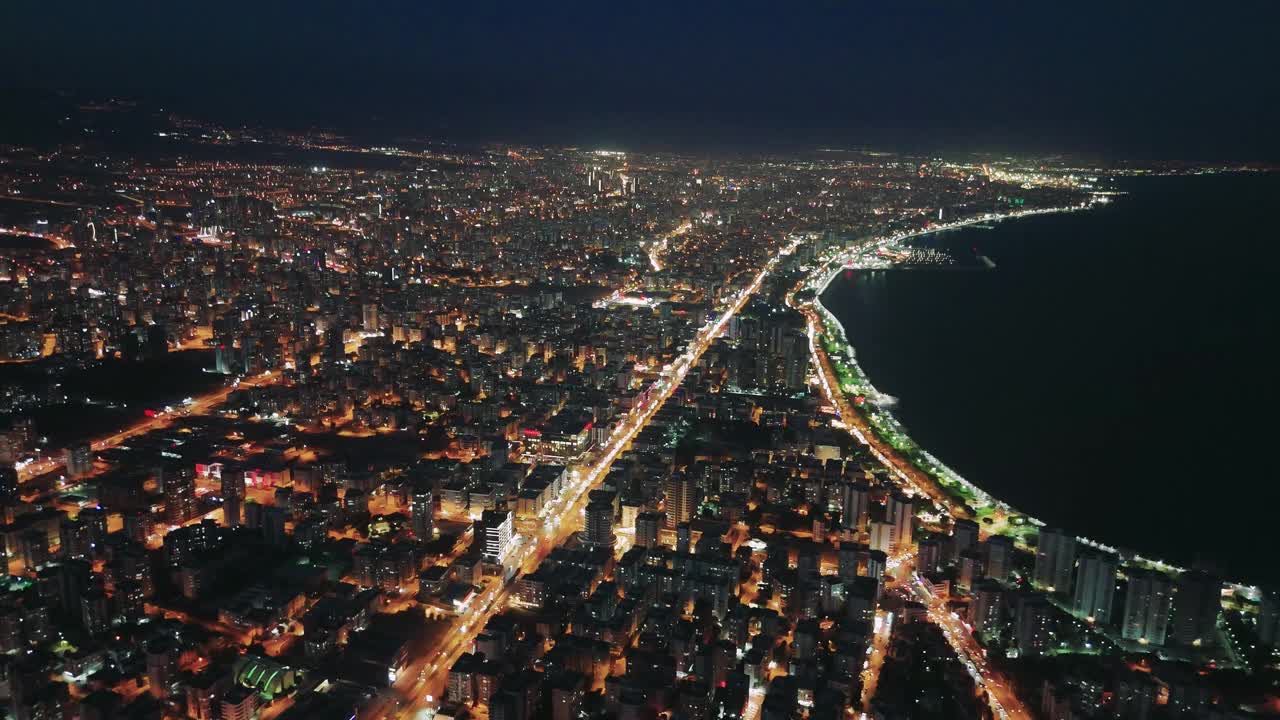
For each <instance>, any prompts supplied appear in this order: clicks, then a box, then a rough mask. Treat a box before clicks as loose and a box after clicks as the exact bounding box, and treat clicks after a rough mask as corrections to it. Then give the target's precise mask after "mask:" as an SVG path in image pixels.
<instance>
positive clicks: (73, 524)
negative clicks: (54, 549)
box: [58, 518, 93, 560]
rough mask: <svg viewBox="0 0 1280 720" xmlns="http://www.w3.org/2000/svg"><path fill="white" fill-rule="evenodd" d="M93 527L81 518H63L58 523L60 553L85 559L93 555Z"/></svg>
mask: <svg viewBox="0 0 1280 720" xmlns="http://www.w3.org/2000/svg"><path fill="white" fill-rule="evenodd" d="M91 532H92V531H91V528H90V527H89V525H88V524H87V523H85V522H82V521H80V520H79V519H76V520H71V519H68V518H63V519H62V522H61V523H59V524H58V544H59V551H58V552H59V554H60V555H61V556H62V557H64V558H74V559H77V560H83V559H86V558H89V557H91V556H92V555H93V542H92V539H91Z"/></svg>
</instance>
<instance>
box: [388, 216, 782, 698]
mask: <svg viewBox="0 0 1280 720" xmlns="http://www.w3.org/2000/svg"><path fill="white" fill-rule="evenodd" d="M799 244H800V240H798V239H797V240H793V241H792V242H791V243H790V244H789V245H788V246H787V247H785V248H783V249H782V250H781V251H780V252H779V253H778V255H776V256H775V257H774V258H773V259H771V260H770V261H769V262H767V263H766V264H765V266H764V267H763V268H762V269H761V270H760V272H759V273H757V274H756V276H755V278H754V279H753V280H752V282H751V284H749V285H747V286H746V287H745V288H743V289H742V290H740V291H738V292H737V293H736V294H735V295H734V296H733V298H732V299H731V300H730V301H729V305H728V307H727V308H726V309H725V310H724V312H723V313H721V315H720V316H719V317H718V318H717V319H716V320H715V321H714V322H711V323H708V324H707V325H706V326H704V327H703V328H702V329H701V330H699V331H698V334H697V335H696V336H695V337H694V339H693V341H692V343H691V344H690V345H689V347H687V348H686V349H685V351H684V352H683V353H681V354H680V355H679V356H678V357H677V358H676V359H675V361H674V362H672V363H671V364H670V365H669V366H667V367H665V368H664V369H663V370H662V372H661V373H660V375H659V377H658V379H657V380H655V381H654V384H653V386H652V392H653V396H652V397H650V398H649V400H648V401H647V402H645V403H643V404H642V405H639V406H637V407H635V408H633V409H632V410H631V412H629V413H628V414H627V415H626V416H624V419H623V420H622V422H621V423H619V425H618V427H617V428H616V429H614V431H613V433H612V434H611V435H610V436H609V439H608V441H607V442H606V443H605V445H604V446H603V448H601V449H599V450H598V451H596V452H595V453H594V454H593V455H592V456H591V457H590V458H588V462H587V463H586V466H585V468H580V467H575V468H573V469H572V470H571V471H570V476H569V480H568V484H567V486H566V487H565V488H564V489H563V490H562V491H561V495H560V496H559V497H558V498H556V500H554V501H553V502H552V503H551V504H550V506H549V508H548V509H547V510H546V517H545V519H544V520H543V523H542V531H543V532H541V533H539V535H538V537H536V538H530V537H529V536H528V535H526V534H524V533H520V534H517V535H516V536H515V537H514V538H512V546H511V550H510V553H509V555H508V559H507V566H508V567H513V568H518V569H520V570H521V571H523V572H526V573H527V572H532V571H533V570H534V569H536V568H537V566H538V564H539V563H541V562H542V560H543V559H545V558H546V556H547V555H548V554H549V553H550V552H551V550H552V549H553V548H555V547H556V546H558V545H560V544H561V543H563V542H564V541H566V540H568V539H569V537H570V536H571V535H572V534H573V533H574V532H575V531H576V530H577V528H578V526H579V525H580V524H581V519H582V512H583V508H584V506H585V502H586V499H587V495H588V493H589V491H590V490H591V489H592V488H594V487H595V486H596V485H598V484H599V482H600V480H602V479H603V478H604V476H605V475H607V474H608V472H609V468H610V466H612V465H613V461H614V460H615V459H617V457H618V455H620V454H621V453H622V452H623V450H625V449H626V447H627V446H628V445H629V444H630V443H631V441H632V439H633V438H635V436H636V434H637V433H639V432H640V431H641V430H643V429H644V428H645V426H646V425H648V424H649V420H650V419H652V418H653V416H654V414H655V413H657V412H658V410H659V409H660V408H661V407H662V405H663V404H664V403H665V402H666V401H667V398H669V397H671V394H672V393H673V392H675V390H676V388H677V387H679V386H680V383H681V381H682V380H684V376H685V374H686V373H688V371H689V368H691V367H692V366H693V364H694V363H696V362H697V361H698V358H700V357H702V354H703V353H704V352H706V350H707V348H708V347H710V346H711V343H712V342H713V341H714V340H715V339H716V338H717V337H718V336H719V335H720V333H721V332H722V331H723V330H724V328H725V325H727V324H728V322H729V320H730V319H732V318H733V316H734V315H735V314H736V313H738V311H740V310H741V309H742V308H743V306H745V305H746V304H747V301H748V300H750V298H751V296H752V295H754V294H755V292H756V291H757V290H759V289H760V286H761V285H762V284H763V283H764V281H765V279H766V278H768V276H769V274H770V273H772V272H773V270H774V269H775V268H776V267H777V265H778V262H779V261H780V260H781V258H783V257H785V256H787V255H790V254H791V253H792V252H793V251H794V250H795V249H796V247H797V246H798V245H799ZM516 577H518V574H512V575H511V577H510V579H506V580H502V579H498V578H493V579H491V580H490V585H489V586H487V588H486V590H485V592H484V593H482V594H481V595H480V596H478V597H477V598H474V599H473V600H472V601H471V604H470V605H469V607H468V609H466V610H465V611H464V612H463V613H462V614H460V615H459V616H458V617H456V618H455V619H454V620H453V623H452V627H451V628H450V629H449V631H448V637H449V640H448V641H446V643H445V645H444V646H443V647H440V648H437V649H436V651H435V652H434V653H432V654H431V655H429V656H427V657H425V658H421V659H419V660H416V661H414V662H413V663H411V664H410V666H409V668H410V670H409V671H407V672H405V673H402V676H401V679H404V678H405V677H406V676H410V675H416V676H417V678H416V680H414V681H413V682H412V683H407V684H408V685H409V686H408V687H401V684H400V682H397V684H396V689H397V691H399V692H401V693H403V695H404V696H405V697H407V698H408V699H409V704H408V705H407V706H406V707H404V708H403V709H402V710H401V711H400V713H399V715H398V716H399V717H402V718H410V717H417V716H419V714H422V715H423V716H425V715H426V714H428V713H430V712H431V711H432V710H434V709H435V708H436V707H437V706H438V704H439V701H440V694H441V693H442V692H443V689H444V688H445V686H446V684H447V681H448V674H449V668H450V666H452V665H453V663H454V662H455V661H456V660H457V658H458V657H459V656H461V655H462V654H463V653H464V652H467V651H468V650H469V649H470V647H471V645H472V643H473V642H474V640H475V638H476V636H477V635H479V634H480V632H481V631H483V630H484V626H485V623H487V622H488V621H489V618H490V617H492V616H493V615H494V614H496V613H497V612H499V611H500V610H501V609H502V608H503V607H504V606H505V604H506V601H507V598H508V597H509V595H510V587H511V583H512V582H513V581H514V580H515V578H516ZM753 697H754V696H753ZM756 706H757V709H758V702H757V703H756Z"/></svg>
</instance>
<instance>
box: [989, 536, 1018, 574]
mask: <svg viewBox="0 0 1280 720" xmlns="http://www.w3.org/2000/svg"><path fill="white" fill-rule="evenodd" d="M983 545H984V546H985V547H986V573H987V577H989V578H992V579H994V580H999V581H1000V582H1004V581H1005V580H1007V579H1009V568H1010V567H1011V564H1012V562H1013V540H1011V539H1010V538H1008V537H1006V536H1004V535H992V536H991V537H989V538H987V539H986V542H984V543H983Z"/></svg>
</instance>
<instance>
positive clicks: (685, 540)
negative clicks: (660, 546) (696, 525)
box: [676, 522, 693, 555]
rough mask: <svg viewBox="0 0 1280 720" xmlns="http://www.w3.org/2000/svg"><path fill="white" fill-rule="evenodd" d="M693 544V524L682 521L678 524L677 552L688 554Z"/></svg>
mask: <svg viewBox="0 0 1280 720" xmlns="http://www.w3.org/2000/svg"><path fill="white" fill-rule="evenodd" d="M692 546H693V526H691V525H690V524H689V523H687V522H682V523H680V524H679V525H677V526H676V552H677V553H679V554H681V555H688V554H689V549H690V548H691V547H692Z"/></svg>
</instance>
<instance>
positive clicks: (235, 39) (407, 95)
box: [0, 0, 1280, 160]
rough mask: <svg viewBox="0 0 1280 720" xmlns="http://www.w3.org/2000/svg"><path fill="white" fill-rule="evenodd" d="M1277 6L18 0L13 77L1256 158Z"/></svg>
mask: <svg viewBox="0 0 1280 720" xmlns="http://www.w3.org/2000/svg"><path fill="white" fill-rule="evenodd" d="M1278 20H1280V3H1275V2H1239V3H1237V2H1219V3H1200V2H1196V3H1191V2H1173V3H1128V2H1108V3H1077V2H1071V3H1043V2H1017V3H1014V2H1010V3H969V2H937V3H904V2H883V3H879V2H877V3H861V2H852V1H846V2H839V1H836V0H830V1H827V2H771V3H752V2H696V1H693V0H687V1H686V2H681V3H664V2H609V1H601V2H595V3H579V2H563V1H558V2H547V3H532V2H508V3H500V2H483V1H473V2H457V3H453V2H450V3H439V2H432V1H430V0H418V1H417V2H404V3H397V2H376V3H374V2H365V3H356V2H350V3H331V2H306V3H302V2H271V1H269V0H260V1H259V2H254V3H241V2H204V3H185V2H169V3H132V2H109V3H103V2H70V3H52V2H47V0H46V1H43V2H12V1H9V2H5V3H4V6H3V9H0V25H2V26H4V27H5V28H6V30H7V32H6V33H5V42H4V43H3V46H0V62H2V63H3V67H5V71H4V75H3V78H4V79H3V80H0V85H3V86H4V87H5V88H9V89H11V88H23V89H31V88H35V89H54V88H72V89H77V90H87V91H92V92H104V93H129V94H132V95H133V96H136V97H142V98H146V99H148V100H155V101H159V102H164V103H167V104H169V105H170V106H172V107H174V108H178V109H183V110H188V111H191V112H193V113H195V114H201V115H205V116H215V117H220V118H222V119H227V120H232V121H236V122H249V123H263V124H285V125H291V126H312V125H328V126H334V127H340V128H344V129H348V130H369V131H375V132H383V131H395V132H423V133H433V134H436V135H440V136H442V137H449V136H452V137H457V138H467V139H503V140H517V141H518V140H546V141H552V142H557V143H569V144H616V145H618V146H621V147H660V146H664V145H665V146H671V147H683V146H697V145H704V146H712V145H716V146H741V147H743V148H749V147H760V148H786V147H809V148H811V147H818V146H841V147H848V146H852V145H883V146H900V147H903V148H904V149H905V148H915V149H950V150H956V149H964V150H970V149H972V150H1006V149H1007V150H1033V151H1054V150H1066V151H1097V152H1101V153H1106V154H1109V155H1111V156H1129V157H1135V158H1149V157H1166V158H1173V159H1217V158H1230V159H1264V160H1265V159H1274V158H1276V157H1278V156H1280V141H1278V140H1277V139H1276V138H1275V137H1274V128H1275V127H1276V126H1277V121H1278V120H1280V94H1278V93H1277V87H1278V83H1277V79H1276V75H1277V73H1276V61H1275V54H1274V48H1273V41H1274V37H1273V36H1274V33H1275V30H1276V28H1277V27H1280V22H1277V21H1278ZM0 140H2V138H0Z"/></svg>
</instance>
